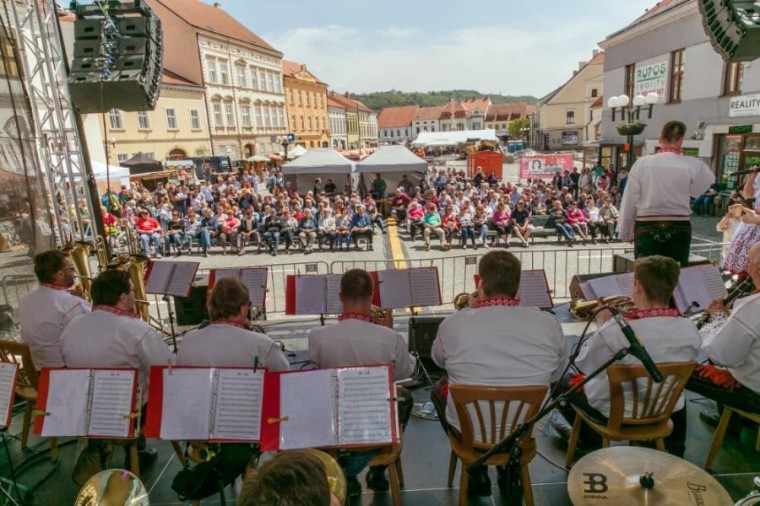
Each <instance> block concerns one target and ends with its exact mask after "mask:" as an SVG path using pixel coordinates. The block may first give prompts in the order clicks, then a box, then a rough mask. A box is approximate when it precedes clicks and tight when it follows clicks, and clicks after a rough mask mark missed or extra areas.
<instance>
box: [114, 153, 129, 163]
mask: <svg viewBox="0 0 760 506" xmlns="http://www.w3.org/2000/svg"><path fill="white" fill-rule="evenodd" d="M116 160H117V161H118V162H119V163H121V162H126V161H127V160H129V153H117V154H116Z"/></svg>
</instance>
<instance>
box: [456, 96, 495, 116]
mask: <svg viewBox="0 0 760 506" xmlns="http://www.w3.org/2000/svg"><path fill="white" fill-rule="evenodd" d="M461 103H462V106H463V107H464V108H465V109H467V112H468V113H470V112H472V111H474V110H475V109H479V110H480V112H482V113H483V114H485V113H486V111H487V110H488V106H489V105H490V104H491V99H490V98H488V97H483V98H471V99H467V100H463V101H462V102H461Z"/></svg>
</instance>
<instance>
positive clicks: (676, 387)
mask: <svg viewBox="0 0 760 506" xmlns="http://www.w3.org/2000/svg"><path fill="white" fill-rule="evenodd" d="M696 365H697V363H696V362H694V361H690V362H667V363H661V364H657V368H658V369H659V370H660V372H661V373H662V377H663V380H662V381H661V382H660V383H655V382H654V380H652V378H651V377H650V376H649V373H647V370H646V368H645V367H644V366H643V365H613V366H611V367H610V368H609V369H608V370H607V375H608V377H609V385H610V416H609V421H608V423H607V427H609V428H610V429H613V430H619V429H620V426H621V425H658V424H667V423H668V420H670V415H671V413H672V412H673V408H674V407H675V405H676V402H678V398H679V396H680V395H681V391H682V390H683V388H684V386H686V382H687V381H688V380H689V377H690V376H691V372H692V371H693V370H694V367H696ZM626 401H630V405H631V406H632V410H631V414H630V416H629V415H627V414H626V412H625V411H626Z"/></svg>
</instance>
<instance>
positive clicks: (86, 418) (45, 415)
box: [34, 368, 137, 438]
mask: <svg viewBox="0 0 760 506" xmlns="http://www.w3.org/2000/svg"><path fill="white" fill-rule="evenodd" d="M136 398H137V369H48V368H43V369H42V373H41V374H40V384H39V389H38V391H37V413H38V414H37V418H36V419H35V421H34V433H35V434H39V435H42V436H47V437H51V436H72V437H85V436H86V437H95V438H97V437H103V438H131V437H134V435H135V420H136V419H137V414H136V412H135V410H136V402H137V401H136Z"/></svg>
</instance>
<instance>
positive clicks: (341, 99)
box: [327, 91, 372, 112]
mask: <svg viewBox="0 0 760 506" xmlns="http://www.w3.org/2000/svg"><path fill="white" fill-rule="evenodd" d="M347 95H348V93H346V94H345V95H341V94H339V93H335V92H334V91H331V92H330V93H328V94H327V100H328V105H329V100H330V98H332V99H333V101H334V102H337V104H339V105H337V107H343V108H344V109H358V110H360V111H362V112H372V110H371V109H370V108H369V107H367V106H366V105H364V104H362V103H361V102H359V101H358V100H354V99H353V98H351V97H350V96H347Z"/></svg>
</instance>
